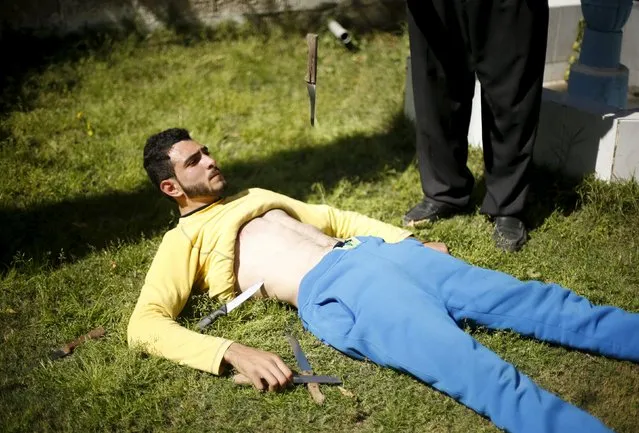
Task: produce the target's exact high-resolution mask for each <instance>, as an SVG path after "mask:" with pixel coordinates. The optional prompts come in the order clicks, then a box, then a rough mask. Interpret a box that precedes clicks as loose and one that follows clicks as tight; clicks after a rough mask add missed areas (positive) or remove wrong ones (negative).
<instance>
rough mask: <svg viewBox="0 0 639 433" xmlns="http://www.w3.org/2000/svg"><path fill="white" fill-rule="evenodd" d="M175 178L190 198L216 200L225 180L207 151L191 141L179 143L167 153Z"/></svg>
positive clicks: (224, 184) (222, 189)
mask: <svg viewBox="0 0 639 433" xmlns="http://www.w3.org/2000/svg"><path fill="white" fill-rule="evenodd" d="M169 158H171V163H172V164H173V169H174V170H175V178H176V180H177V182H178V184H179V185H180V187H181V188H182V191H183V192H184V194H185V195H186V196H187V197H188V198H190V199H194V198H202V197H210V198H214V199H216V198H218V197H219V196H220V195H221V194H222V192H223V191H224V187H225V186H226V179H224V176H223V175H222V172H221V171H220V169H219V167H218V166H217V163H216V162H215V160H214V159H213V158H211V157H210V156H209V150H208V149H207V148H206V147H205V146H202V145H201V144H199V143H197V142H196V141H192V140H185V141H180V142H178V143H176V144H174V145H173V147H172V148H171V150H170V151H169Z"/></svg>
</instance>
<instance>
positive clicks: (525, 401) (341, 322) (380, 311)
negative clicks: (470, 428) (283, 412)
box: [299, 240, 609, 433]
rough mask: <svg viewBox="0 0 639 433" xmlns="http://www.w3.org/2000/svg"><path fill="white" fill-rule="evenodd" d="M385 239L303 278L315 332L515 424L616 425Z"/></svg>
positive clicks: (566, 428)
mask: <svg viewBox="0 0 639 433" xmlns="http://www.w3.org/2000/svg"><path fill="white" fill-rule="evenodd" d="M379 244H380V243H379V242H378V240H367V241H365V242H364V243H363V244H362V245H360V246H358V247H357V248H355V249H353V250H350V251H345V252H344V251H340V252H333V253H331V254H329V255H328V256H327V257H325V258H324V260H323V261H322V262H321V263H320V264H319V265H318V266H317V267H316V268H315V269H313V270H312V271H311V272H310V273H309V274H308V275H307V276H306V277H305V278H304V280H303V282H302V285H301V287H300V296H299V314H300V317H301V319H302V321H303V323H304V325H305V327H306V328H307V329H308V330H309V331H311V332H312V333H313V334H315V336H317V337H318V338H319V339H321V340H322V341H324V342H325V343H327V344H329V345H331V346H333V347H335V348H336V349H338V350H340V351H341V352H343V353H345V354H347V355H349V356H352V357H355V358H358V359H362V358H367V359H370V360H371V361H373V362H375V363H377V364H379V365H382V366H387V367H391V368H394V369H397V370H400V371H404V372H407V373H409V374H411V375H413V376H415V377H417V378H418V379H420V380H422V381H424V382H426V383H428V384H429V385H431V386H433V387H434V388H436V389H438V390H440V391H441V392H443V393H445V394H447V395H449V396H451V397H452V398H454V399H455V400H457V401H459V402H461V403H462V404H464V405H466V406H468V407H469V408H471V409H473V410H475V411H476V412H478V413H480V414H482V415H485V416H487V417H488V418H490V420H491V421H492V422H493V423H494V424H495V425H497V426H498V427H500V428H504V429H506V430H507V431H509V432H525V433H527V432H531V433H532V432H534V433H539V432H558V433H559V432H561V433H571V432H583V431H588V432H591V433H594V432H608V431H609V430H608V429H607V428H606V427H605V426H604V425H603V424H602V423H601V422H600V421H599V420H598V419H596V418H594V417H593V416H591V415H589V414H588V413H586V412H585V411H583V410H581V409H579V408H577V407H575V406H573V405H571V404H569V403H567V402H565V401H562V400H561V399H559V398H558V397H557V396H555V395H553V394H551V393H549V392H547V391H545V390H543V389H542V388H540V387H539V386H537V385H536V384H535V383H534V382H532V381H531V380H530V379H529V378H528V377H527V376H525V375H523V374H521V373H519V372H518V371H517V370H516V369H515V367H513V366H512V365H511V364H508V363H507V362H505V361H504V360H502V359H500V358H499V357H498V356H497V355H496V354H495V353H493V352H491V351H490V350H488V349H487V348H485V347H484V346H482V345H481V344H480V343H479V342H477V341H476V340H475V339H473V338H472V337H471V336H470V335H468V334H466V333H465V332H464V331H463V330H462V329H460V328H459V327H458V326H457V325H456V323H455V322H454V320H453V319H452V318H451V317H450V316H449V315H448V312H447V311H446V308H445V306H444V305H443V303H442V302H441V301H440V300H439V299H437V298H436V297H435V296H432V295H430V294H429V293H427V292H426V291H424V290H423V289H422V288H420V287H419V286H418V284H419V282H418V281H416V280H414V279H413V278H411V277H410V276H408V275H406V274H404V273H403V271H402V267H401V266H396V264H395V262H394V261H393V260H389V257H387V256H388V254H391V255H392V254H393V253H394V251H393V250H391V249H386V248H381V249H380V248H379ZM435 254H438V253H435Z"/></svg>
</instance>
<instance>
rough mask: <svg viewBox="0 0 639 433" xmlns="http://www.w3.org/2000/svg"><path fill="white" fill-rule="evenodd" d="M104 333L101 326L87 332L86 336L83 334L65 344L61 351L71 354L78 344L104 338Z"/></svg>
mask: <svg viewBox="0 0 639 433" xmlns="http://www.w3.org/2000/svg"><path fill="white" fill-rule="evenodd" d="M104 333H105V331H104V328H103V327H102V326H99V327H97V328H95V329H92V330H91V331H89V333H88V334H84V335H82V336H81V337H78V338H76V339H75V340H73V341H71V342H70V343H67V344H66V345H65V346H64V348H63V349H64V350H65V351H66V352H72V351H73V349H75V348H76V347H78V346H79V345H80V344H82V343H84V342H85V341H87V340H92V339H96V338H100V337H102V336H104Z"/></svg>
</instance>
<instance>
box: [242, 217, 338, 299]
mask: <svg viewBox="0 0 639 433" xmlns="http://www.w3.org/2000/svg"><path fill="white" fill-rule="evenodd" d="M336 242H337V239H335V238H333V237H331V236H327V235H325V234H324V233H323V232H321V231H320V230H318V229H317V228H315V227H313V226H311V225H308V224H303V223H301V222H299V221H298V220H296V219H294V218H291V217H290V216H289V215H288V214H287V213H286V212H284V211H282V210H279V209H275V210H271V211H269V212H267V213H265V214H264V215H263V216H261V217H258V218H255V219H253V220H251V221H249V222H248V223H246V224H245V225H244V226H243V227H242V229H241V230H240V233H239V235H238V237H237V241H236V246H235V260H236V262H235V272H236V275H237V282H238V285H239V288H240V290H242V291H244V290H246V289H247V288H248V287H249V286H251V285H253V284H254V283H255V282H257V281H260V280H263V281H264V289H263V292H265V293H262V295H264V296H267V297H269V298H276V299H279V300H281V301H284V302H288V303H289V304H292V305H295V306H297V294H298V290H299V286H300V283H301V281H302V279H303V278H304V276H305V275H306V274H307V273H308V272H309V271H310V270H311V269H312V268H313V267H315V265H317V264H318V263H319V262H320V260H321V259H322V257H324V256H325V255H326V253H328V252H329V251H330V250H331V249H332V248H333V246H334V245H335V243H336Z"/></svg>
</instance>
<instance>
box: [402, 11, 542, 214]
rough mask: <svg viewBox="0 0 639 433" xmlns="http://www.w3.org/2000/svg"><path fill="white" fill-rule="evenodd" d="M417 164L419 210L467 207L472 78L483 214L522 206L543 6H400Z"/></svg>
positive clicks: (537, 97) (537, 91) (538, 86)
mask: <svg viewBox="0 0 639 433" xmlns="http://www.w3.org/2000/svg"><path fill="white" fill-rule="evenodd" d="M407 6H408V8H407V9H408V30H409V37H410V55H411V73H412V81H413V92H414V98H415V101H414V102H415V116H416V129H417V137H416V145H417V159H418V163H419V171H420V176H421V182H422V189H423V191H424V196H425V198H426V200H428V201H433V202H436V203H446V204H450V205H453V206H458V207H464V206H466V205H467V204H468V202H469V199H470V193H471V191H472V188H473V184H474V179H473V176H472V174H471V172H470V170H469V169H468V167H467V165H466V164H467V159H468V139H467V135H468V127H469V124H470V114H471V106H472V98H473V93H474V87H475V76H476V77H477V79H478V80H479V82H480V84H481V89H482V91H481V108H482V139H483V152H484V176H485V183H486V195H485V197H484V201H483V203H482V207H481V212H482V213H484V214H488V215H492V216H506V215H516V214H518V213H520V212H521V211H522V210H523V208H524V204H525V201H526V195H527V193H528V187H529V167H530V163H531V160H532V151H533V143H534V140H535V137H536V134H537V124H538V121H539V108H540V104H541V92H542V85H543V72H544V64H545V55H546V41H547V37H548V0H417V1H410V0H408V1H407Z"/></svg>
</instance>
